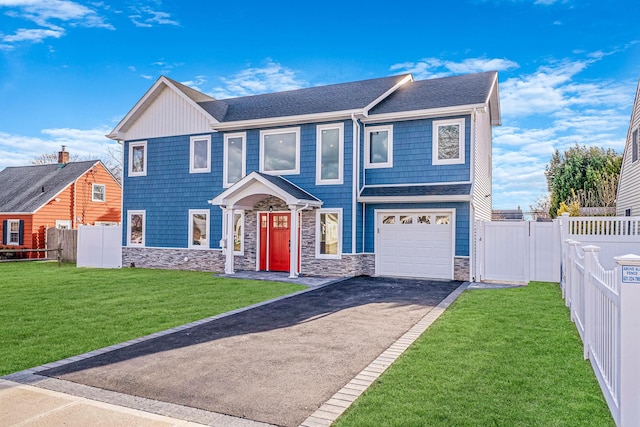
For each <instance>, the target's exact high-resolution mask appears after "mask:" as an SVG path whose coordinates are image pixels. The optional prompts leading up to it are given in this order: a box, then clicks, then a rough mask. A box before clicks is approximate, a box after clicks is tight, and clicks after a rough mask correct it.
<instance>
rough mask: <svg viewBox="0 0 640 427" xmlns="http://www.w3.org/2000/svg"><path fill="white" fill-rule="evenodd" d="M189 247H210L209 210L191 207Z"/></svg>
mask: <svg viewBox="0 0 640 427" xmlns="http://www.w3.org/2000/svg"><path fill="white" fill-rule="evenodd" d="M189 248H191V249H209V211H208V210H196V209H189Z"/></svg>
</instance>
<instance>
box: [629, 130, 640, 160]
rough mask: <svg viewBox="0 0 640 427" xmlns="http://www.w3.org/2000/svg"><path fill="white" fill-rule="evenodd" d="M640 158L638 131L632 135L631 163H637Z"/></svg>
mask: <svg viewBox="0 0 640 427" xmlns="http://www.w3.org/2000/svg"><path fill="white" fill-rule="evenodd" d="M638 158H640V141H638V129H635V130H634V131H633V132H632V133H631V163H634V162H637V161H638Z"/></svg>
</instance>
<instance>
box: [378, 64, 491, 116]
mask: <svg viewBox="0 0 640 427" xmlns="http://www.w3.org/2000/svg"><path fill="white" fill-rule="evenodd" d="M496 74H497V73H496V72H495V71H487V72H484V73H476V74H465V75H461V76H452V77H442V78H438V79H428V80H418V81H413V82H407V83H405V84H404V85H402V86H400V87H399V88H398V90H396V91H395V92H394V93H393V94H391V96H389V97H388V98H386V99H384V100H383V101H382V102H381V103H379V104H378V105H376V106H375V107H373V108H372V109H371V110H370V111H369V114H370V115H375V114H384V113H396V112H400V111H413V110H428V109H431V108H442V107H453V106H460V105H475V104H484V103H485V102H487V100H488V98H489V95H490V94H491V89H492V86H493V82H494V81H495V77H496Z"/></svg>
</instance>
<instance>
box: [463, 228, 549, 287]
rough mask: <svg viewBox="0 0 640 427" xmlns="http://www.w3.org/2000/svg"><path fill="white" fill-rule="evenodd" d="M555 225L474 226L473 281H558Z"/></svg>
mask: <svg viewBox="0 0 640 427" xmlns="http://www.w3.org/2000/svg"><path fill="white" fill-rule="evenodd" d="M560 249H561V248H560V229H559V226H558V224H557V223H556V222H531V221H518V222H508V221H504V222H484V221H478V222H476V280H479V281H496V282H515V283H528V282H529V281H530V280H537V281H545V282H559V281H560V259H561V256H560V254H561V253H560Z"/></svg>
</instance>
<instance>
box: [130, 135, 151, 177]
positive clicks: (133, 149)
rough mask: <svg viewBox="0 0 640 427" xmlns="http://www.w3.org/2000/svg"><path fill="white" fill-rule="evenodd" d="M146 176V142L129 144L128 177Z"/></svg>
mask: <svg viewBox="0 0 640 427" xmlns="http://www.w3.org/2000/svg"><path fill="white" fill-rule="evenodd" d="M145 175H147V141H141V142H132V143H130V144H129V176H145Z"/></svg>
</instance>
